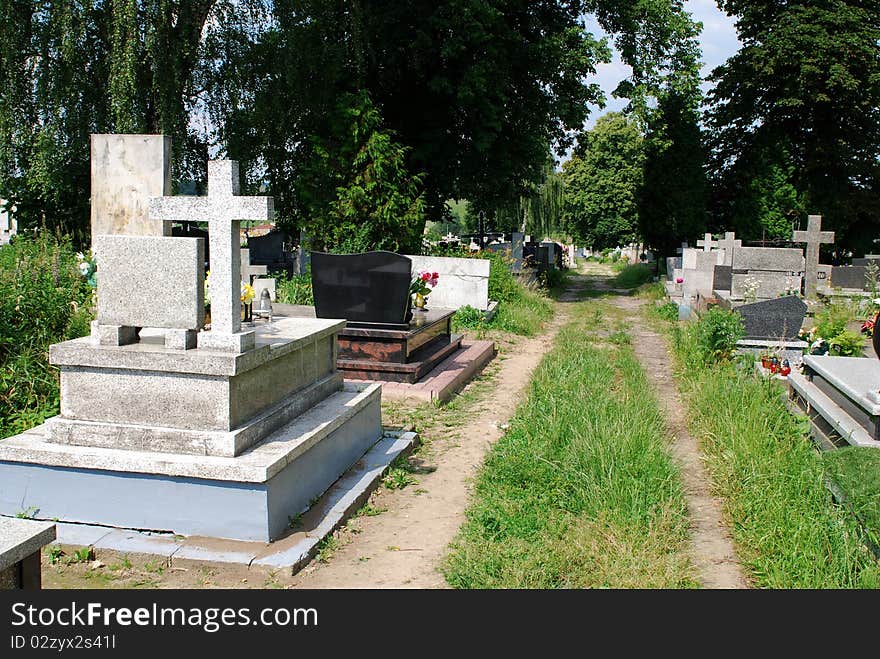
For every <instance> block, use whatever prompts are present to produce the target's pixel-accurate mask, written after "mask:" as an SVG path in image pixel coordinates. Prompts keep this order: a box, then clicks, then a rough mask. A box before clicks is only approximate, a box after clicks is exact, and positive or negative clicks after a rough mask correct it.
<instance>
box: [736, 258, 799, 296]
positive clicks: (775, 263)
mask: <svg viewBox="0 0 880 659" xmlns="http://www.w3.org/2000/svg"><path fill="white" fill-rule="evenodd" d="M803 273H804V254H803V252H802V251H801V250H799V249H795V248H788V247H738V248H736V249H735V250H734V253H733V260H732V266H731V277H730V286H731V287H730V298H731V299H732V300H738V301H741V300H744V299H746V297H747V296H748V295H749V290H750V287H751V286H752V285H754V286H755V288H754V290H753V294H754V295H755V299H756V300H770V299H773V298H776V297H779V296H780V295H785V294H786V293H790V292H795V293H799V292H800V291H801V287H802V282H803Z"/></svg>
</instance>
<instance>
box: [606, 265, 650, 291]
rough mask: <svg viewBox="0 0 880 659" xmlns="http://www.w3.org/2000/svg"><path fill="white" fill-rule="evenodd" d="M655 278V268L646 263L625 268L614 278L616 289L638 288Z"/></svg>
mask: <svg viewBox="0 0 880 659" xmlns="http://www.w3.org/2000/svg"><path fill="white" fill-rule="evenodd" d="M653 278H654V268H653V267H652V266H649V265H645V264H644V263H636V264H634V265H628V266H626V267H624V268H623V269H622V270H621V271H620V272H618V273H617V276H616V277H615V278H614V287H615V288H638V287H639V286H641V285H642V284H646V283H647V282H649V281H651V279H653Z"/></svg>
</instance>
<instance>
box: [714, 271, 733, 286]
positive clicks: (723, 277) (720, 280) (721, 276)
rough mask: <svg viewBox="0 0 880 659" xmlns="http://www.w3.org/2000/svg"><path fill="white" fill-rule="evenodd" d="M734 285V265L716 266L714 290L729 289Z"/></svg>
mask: <svg viewBox="0 0 880 659" xmlns="http://www.w3.org/2000/svg"><path fill="white" fill-rule="evenodd" d="M732 285H733V267H731V266H729V265H716V266H715V279H714V280H713V282H712V290H713V291H729V290H730V287H731V286H732Z"/></svg>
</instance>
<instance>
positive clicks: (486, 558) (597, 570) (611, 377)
mask: <svg viewBox="0 0 880 659" xmlns="http://www.w3.org/2000/svg"><path fill="white" fill-rule="evenodd" d="M601 317H602V316H601V314H596V313H593V309H592V307H591V306H588V305H581V306H580V307H579V308H578V310H577V312H576V319H575V320H574V322H572V323H571V324H569V325H568V326H566V327H565V328H563V330H562V331H561V333H560V335H559V338H558V340H557V343H556V347H555V348H554V349H553V350H552V351H551V352H550V353H549V354H548V355H547V356H546V357H545V359H544V360H543V362H542V363H541V365H540V366H539V368H538V369H537V372H536V374H535V376H534V378H533V382H532V385H531V389H530V391H529V394H528V398H527V400H526V401H525V403H524V404H523V405H522V406H521V407H520V408H519V409H518V410H517V413H516V415H515V416H514V418H513V419H512V421H511V423H510V429H509V430H508V432H507V433H506V434H505V436H504V437H503V438H501V439H500V440H499V441H498V442H497V443H496V444H495V446H494V447H493V448H492V450H491V452H490V454H489V455H488V457H487V460H486V463H485V465H484V466H483V468H482V470H481V472H480V474H479V477H478V479H477V482H476V487H475V496H474V501H473V503H472V504H471V506H470V508H469V509H468V511H467V521H466V522H465V524H464V525H463V527H462V529H461V531H460V533H459V536H458V537H457V539H456V541H455V542H454V545H453V548H452V551H451V553H450V554H449V556H448V557H447V559H446V561H445V567H444V570H445V574H446V578H447V580H448V581H449V583H450V584H451V585H453V586H455V587H458V588H583V587H618V588H626V587H637V588H643V587H658V588H660V587H682V586H694V585H695V582H694V581H693V579H692V576H691V568H690V565H689V563H688V560H687V558H686V551H685V550H686V545H687V542H688V534H687V519H686V510H685V503H684V498H683V495H682V491H681V485H680V482H679V479H678V474H677V471H676V469H675V467H674V466H673V464H672V462H671V460H670V458H669V456H668V454H667V452H666V450H665V447H664V440H663V437H664V435H665V431H664V422H663V417H662V415H661V413H660V411H659V409H658V407H657V404H656V402H655V400H654V399H653V397H652V394H651V391H650V388H649V385H648V383H647V381H646V379H645V376H644V373H643V372H642V371H641V369H640V367H639V365H638V363H637V361H636V359H635V357H634V355H633V352H632V350H631V348H629V347H628V346H626V345H622V346H620V347H608V346H606V347H600V346H597V345H595V344H593V343H591V338H590V337H591V336H595V334H592V333H590V332H589V330H591V329H594V327H595V324H596V322H598V321H599V319H601Z"/></svg>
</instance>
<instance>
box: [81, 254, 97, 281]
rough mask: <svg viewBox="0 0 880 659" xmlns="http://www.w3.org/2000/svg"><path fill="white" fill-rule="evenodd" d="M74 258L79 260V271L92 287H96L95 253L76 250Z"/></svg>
mask: <svg viewBox="0 0 880 659" xmlns="http://www.w3.org/2000/svg"><path fill="white" fill-rule="evenodd" d="M76 260H77V261H79V272H80V274H81V275H82V276H83V277H84V278H85V280H86V282H88V284H89V286H91V287H92V288H97V287H98V257H97V256H96V255H95V254H91V255H89V254H88V253H83V252H77V253H76Z"/></svg>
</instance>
